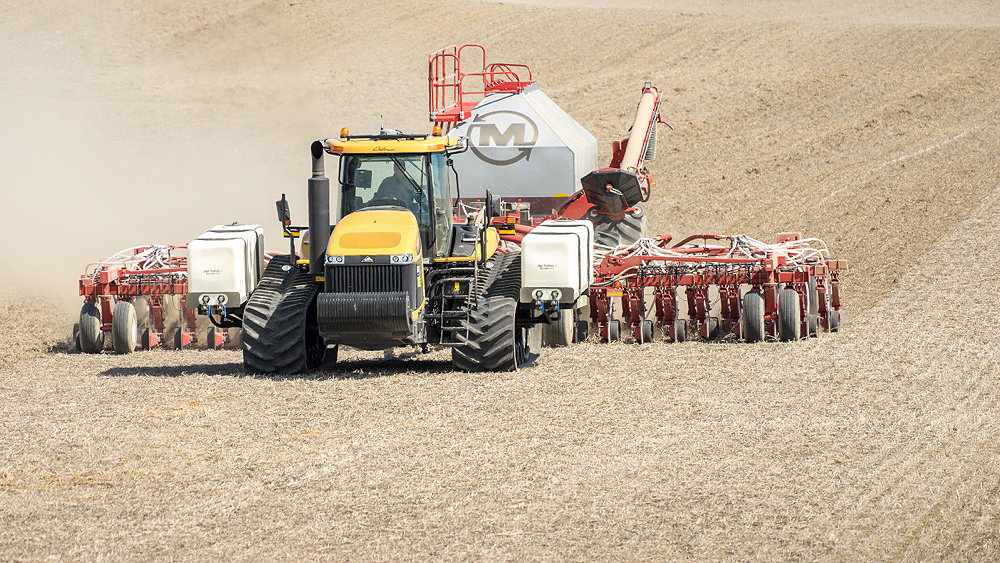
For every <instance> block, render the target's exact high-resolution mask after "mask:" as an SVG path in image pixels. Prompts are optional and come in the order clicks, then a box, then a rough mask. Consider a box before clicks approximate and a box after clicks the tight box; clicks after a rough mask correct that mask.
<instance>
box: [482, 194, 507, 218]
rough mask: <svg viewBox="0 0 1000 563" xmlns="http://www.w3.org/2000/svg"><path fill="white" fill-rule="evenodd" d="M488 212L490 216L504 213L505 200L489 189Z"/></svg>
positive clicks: (487, 197) (487, 195) (487, 196)
mask: <svg viewBox="0 0 1000 563" xmlns="http://www.w3.org/2000/svg"><path fill="white" fill-rule="evenodd" d="M486 214H487V215H488V216H489V217H490V218H493V217H499V216H501V215H503V200H502V199H500V196H496V195H493V194H491V193H490V192H489V191H487V192H486Z"/></svg>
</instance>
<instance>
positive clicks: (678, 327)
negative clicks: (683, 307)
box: [672, 319, 688, 342]
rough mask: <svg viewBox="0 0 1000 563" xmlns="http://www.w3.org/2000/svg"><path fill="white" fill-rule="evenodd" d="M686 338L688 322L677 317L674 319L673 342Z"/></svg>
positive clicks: (684, 340)
mask: <svg viewBox="0 0 1000 563" xmlns="http://www.w3.org/2000/svg"><path fill="white" fill-rule="evenodd" d="M687 339H688V322H687V319H677V320H675V321H674V337H673V339H672V341H673V342H686V341H687Z"/></svg>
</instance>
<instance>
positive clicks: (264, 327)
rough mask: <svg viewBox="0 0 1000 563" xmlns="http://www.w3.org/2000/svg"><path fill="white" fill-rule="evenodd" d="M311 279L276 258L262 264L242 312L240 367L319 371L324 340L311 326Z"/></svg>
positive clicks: (271, 371)
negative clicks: (260, 271) (264, 268)
mask: <svg viewBox="0 0 1000 563" xmlns="http://www.w3.org/2000/svg"><path fill="white" fill-rule="evenodd" d="M318 292H319V286H318V285H317V284H316V282H315V281H314V279H313V277H312V276H310V275H309V274H308V273H306V272H303V271H302V270H300V269H299V268H298V267H296V266H293V265H291V264H290V263H289V260H288V257H287V256H277V257H275V258H273V259H271V261H270V262H269V263H268V265H267V269H266V270H264V275H263V276H261V279H260V283H259V284H258V285H257V289H255V290H254V292H253V294H251V295H250V300H249V301H248V302H247V305H246V308H245V309H244V314H243V335H242V336H243V368H244V369H245V370H246V371H247V373H254V374H293V373H303V372H306V371H309V370H311V369H315V368H316V367H319V365H320V364H322V363H323V358H324V356H325V355H326V342H325V341H324V340H323V337H322V336H320V334H319V326H318V324H317V322H316V307H315V302H316V294H317V293H318Z"/></svg>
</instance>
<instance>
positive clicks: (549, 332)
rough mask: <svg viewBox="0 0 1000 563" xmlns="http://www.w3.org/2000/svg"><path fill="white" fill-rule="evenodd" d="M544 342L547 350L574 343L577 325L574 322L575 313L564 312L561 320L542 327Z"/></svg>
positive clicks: (560, 317)
mask: <svg viewBox="0 0 1000 563" xmlns="http://www.w3.org/2000/svg"><path fill="white" fill-rule="evenodd" d="M540 328H541V330H542V342H543V343H544V344H545V346H546V347H547V348H561V347H563V346H569V345H570V344H572V343H573V332H574V329H575V328H576V327H575V323H574V321H573V311H571V310H564V311H562V313H560V315H559V320H558V321H554V322H552V323H549V324H544V325H542V326H541V327H540Z"/></svg>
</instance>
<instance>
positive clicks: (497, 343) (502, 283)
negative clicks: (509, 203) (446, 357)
mask: <svg viewBox="0 0 1000 563" xmlns="http://www.w3.org/2000/svg"><path fill="white" fill-rule="evenodd" d="M486 271H487V272H489V273H487V274H485V277H484V278H482V279H481V280H480V282H479V283H480V284H481V289H479V290H478V292H479V295H478V297H477V298H476V304H475V307H474V308H473V309H472V310H471V311H470V312H469V318H468V321H466V324H465V326H466V329H467V333H468V338H466V339H465V340H464V342H462V343H461V344H460V345H458V346H455V347H453V348H452V349H451V362H452V364H453V365H454V366H455V368H456V369H459V370H461V371H466V372H480V371H514V370H516V369H518V368H521V367H527V366H529V365H531V364H532V363H533V362H534V361H535V359H536V358H537V357H538V351H537V350H535V349H534V346H535V340H536V338H535V336H539V335H537V333H534V331H535V330H536V329H535V327H518V326H517V294H518V293H519V292H520V288H521V255H520V254H516V253H514V254H507V255H504V256H502V257H498V258H497V259H496V261H495V262H493V268H490V269H489V270H486Z"/></svg>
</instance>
